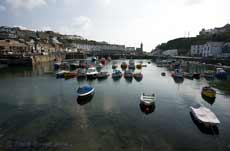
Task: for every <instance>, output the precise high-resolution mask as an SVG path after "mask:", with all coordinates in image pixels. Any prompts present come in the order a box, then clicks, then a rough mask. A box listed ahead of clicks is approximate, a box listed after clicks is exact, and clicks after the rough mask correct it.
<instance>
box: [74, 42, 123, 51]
mask: <svg viewBox="0 0 230 151" xmlns="http://www.w3.org/2000/svg"><path fill="white" fill-rule="evenodd" d="M71 48H72V49H74V50H78V51H102V50H108V51H110V50H111V51H114V50H121V51H124V50H125V45H112V44H96V45H95V44H79V43H72V44H71Z"/></svg>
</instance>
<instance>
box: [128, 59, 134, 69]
mask: <svg viewBox="0 0 230 151" xmlns="http://www.w3.org/2000/svg"><path fill="white" fill-rule="evenodd" d="M129 69H133V70H134V69H135V62H134V60H129Z"/></svg>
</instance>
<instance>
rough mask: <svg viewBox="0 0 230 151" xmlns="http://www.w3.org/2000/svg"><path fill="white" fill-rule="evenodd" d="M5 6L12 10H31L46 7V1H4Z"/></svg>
mask: <svg viewBox="0 0 230 151" xmlns="http://www.w3.org/2000/svg"><path fill="white" fill-rule="evenodd" d="M6 4H7V6H8V7H9V8H10V9H11V10H13V11H17V10H21V9H23V10H32V9H34V8H36V7H43V6H46V5H47V0H6Z"/></svg>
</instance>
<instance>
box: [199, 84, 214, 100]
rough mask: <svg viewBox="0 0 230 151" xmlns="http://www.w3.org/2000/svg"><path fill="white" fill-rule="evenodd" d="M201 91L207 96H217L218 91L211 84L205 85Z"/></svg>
mask: <svg viewBox="0 0 230 151" xmlns="http://www.w3.org/2000/svg"><path fill="white" fill-rule="evenodd" d="M201 93H202V95H204V96H206V97H209V98H216V91H215V90H214V89H213V88H211V87H209V86H207V87H203V88H202V92H201Z"/></svg>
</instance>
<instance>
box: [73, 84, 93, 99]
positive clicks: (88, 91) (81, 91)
mask: <svg viewBox="0 0 230 151" xmlns="http://www.w3.org/2000/svg"><path fill="white" fill-rule="evenodd" d="M94 90H95V89H94V88H93V87H91V86H89V85H85V86H82V87H79V88H78V89H77V96H78V97H84V96H88V95H92V94H93V93H94Z"/></svg>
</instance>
